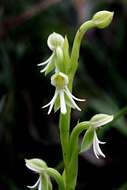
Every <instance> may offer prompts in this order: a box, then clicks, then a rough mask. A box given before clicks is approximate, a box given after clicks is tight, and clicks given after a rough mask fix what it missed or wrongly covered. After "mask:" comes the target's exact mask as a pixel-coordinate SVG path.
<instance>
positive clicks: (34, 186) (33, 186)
mask: <svg viewBox="0 0 127 190" xmlns="http://www.w3.org/2000/svg"><path fill="white" fill-rule="evenodd" d="M39 181H40V177H39V179H38V180H37V182H36V183H35V184H34V185H32V186H27V187H28V188H30V189H34V188H36V187H37V186H38V184H39Z"/></svg>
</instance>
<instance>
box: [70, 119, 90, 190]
mask: <svg viewBox="0 0 127 190" xmlns="http://www.w3.org/2000/svg"><path fill="white" fill-rule="evenodd" d="M88 127H89V122H87V121H85V122H81V123H79V124H77V126H76V127H75V128H74V129H73V131H72V133H71V137H70V149H69V150H70V158H69V160H70V164H69V171H70V173H69V182H70V186H71V187H73V188H72V189H75V186H76V181H77V174H78V138H79V135H80V133H81V132H83V131H84V130H87V129H88Z"/></svg>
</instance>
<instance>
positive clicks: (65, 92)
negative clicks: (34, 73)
mask: <svg viewBox="0 0 127 190" xmlns="http://www.w3.org/2000/svg"><path fill="white" fill-rule="evenodd" d="M47 44H48V47H49V48H50V49H51V50H52V51H53V53H52V55H51V56H50V57H49V58H48V59H47V60H46V61H44V62H43V63H40V64H38V66H44V65H46V66H45V67H44V68H43V69H42V70H41V71H40V72H46V70H48V68H49V67H50V66H51V65H52V69H55V74H54V75H53V76H52V77H51V84H52V85H53V86H54V87H55V93H54V96H53V98H52V100H51V101H50V102H49V103H48V104H46V105H45V106H43V107H42V108H46V107H48V106H49V110H48V114H50V113H51V111H52V108H53V106H54V104H55V102H56V100H57V98H58V99H59V102H60V106H59V108H60V111H61V113H62V114H66V113H67V107H66V106H70V107H72V108H74V109H77V110H78V111H81V109H80V108H79V106H78V105H77V104H76V103H75V100H76V101H85V100H84V99H79V98H76V97H75V96H74V95H72V94H71V92H70V90H69V88H68V83H69V78H68V76H67V75H66V74H65V73H63V72H61V71H60V70H59V69H58V68H57V67H56V65H55V63H54V60H53V59H54V57H56V59H57V56H59V55H61V54H62V51H63V44H64V38H63V36H61V35H60V34H58V33H55V32H53V33H52V34H51V35H49V37H48V41H47Z"/></svg>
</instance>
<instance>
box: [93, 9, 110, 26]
mask: <svg viewBox="0 0 127 190" xmlns="http://www.w3.org/2000/svg"><path fill="white" fill-rule="evenodd" d="M113 15H114V12H110V11H99V12H97V13H96V14H95V15H94V16H93V18H92V21H93V22H94V24H95V26H96V27H98V28H100V29H102V28H105V27H107V26H108V25H109V24H110V23H111V21H112V18H113Z"/></svg>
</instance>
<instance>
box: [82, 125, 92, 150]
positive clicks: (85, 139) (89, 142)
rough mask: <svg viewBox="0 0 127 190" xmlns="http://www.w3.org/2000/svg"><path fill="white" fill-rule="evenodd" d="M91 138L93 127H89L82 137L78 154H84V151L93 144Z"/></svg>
mask: <svg viewBox="0 0 127 190" xmlns="http://www.w3.org/2000/svg"><path fill="white" fill-rule="evenodd" d="M93 136H94V129H93V127H90V128H89V129H88V130H87V131H86V133H85V135H84V137H83V140H82V144H81V151H80V152H84V151H86V150H88V149H89V148H90V147H91V145H92V143H93Z"/></svg>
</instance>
